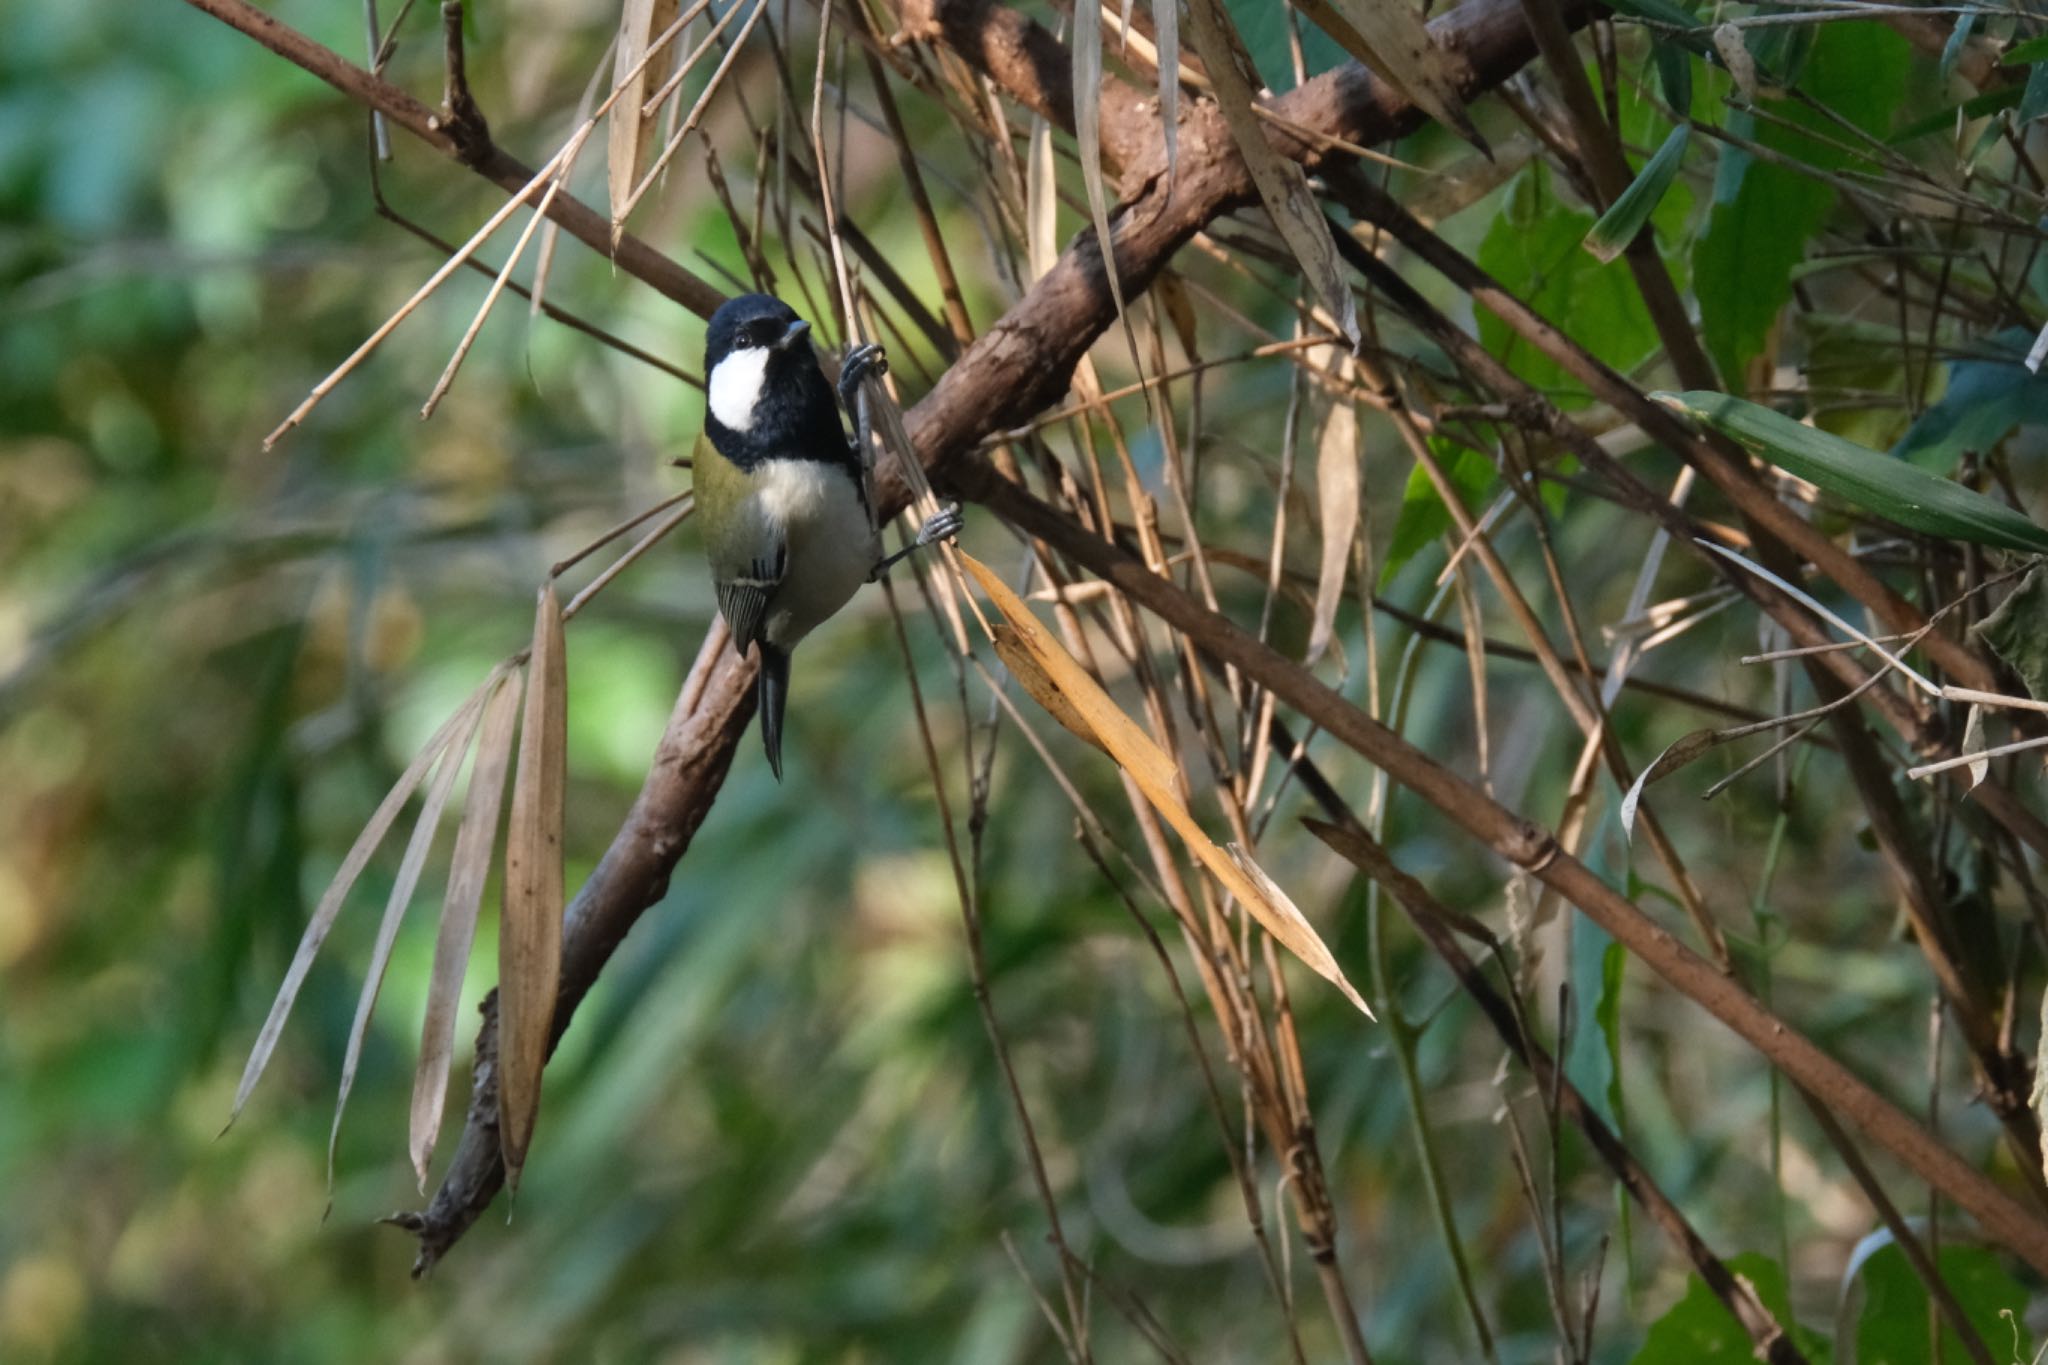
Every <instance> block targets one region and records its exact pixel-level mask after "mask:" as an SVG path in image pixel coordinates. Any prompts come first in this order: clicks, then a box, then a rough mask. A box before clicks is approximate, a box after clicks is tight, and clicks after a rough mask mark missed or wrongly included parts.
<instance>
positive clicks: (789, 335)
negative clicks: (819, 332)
mask: <svg viewBox="0 0 2048 1365" xmlns="http://www.w3.org/2000/svg"><path fill="white" fill-rule="evenodd" d="M810 330H811V324H810V323H808V322H805V321H804V320H803V319H802V318H798V319H797V320H796V321H795V322H792V323H790V324H789V330H788V331H786V332H784V333H783V334H782V340H780V341H778V342H776V343H775V349H776V350H778V351H786V350H788V349H789V348H790V347H792V346H794V345H796V343H797V342H798V341H800V340H802V339H803V337H804V335H805V334H806V333H808V332H809V331H810Z"/></svg>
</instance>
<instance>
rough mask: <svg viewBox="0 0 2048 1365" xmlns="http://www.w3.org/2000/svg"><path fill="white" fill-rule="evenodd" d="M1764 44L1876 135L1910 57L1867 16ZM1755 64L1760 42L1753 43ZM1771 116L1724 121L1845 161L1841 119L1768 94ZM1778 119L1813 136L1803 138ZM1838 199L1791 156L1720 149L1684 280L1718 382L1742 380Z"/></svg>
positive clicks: (1811, 158) (1817, 95)
mask: <svg viewBox="0 0 2048 1365" xmlns="http://www.w3.org/2000/svg"><path fill="white" fill-rule="evenodd" d="M1772 46H1773V49H1774V50H1773V51H1772V52H1771V53H1770V57H1771V59H1772V60H1771V62H1770V63H1768V65H1769V68H1770V69H1771V70H1772V71H1773V72H1774V73H1782V74H1784V75H1785V76H1787V77H1789V73H1790V72H1792V71H1793V70H1796V71H1797V72H1798V83H1799V89H1800V91H1801V93H1803V94H1804V95H1806V96H1808V97H1809V98H1811V99H1812V100H1814V101H1816V102H1818V103H1819V104H1821V105H1824V106H1826V108H1827V109H1829V110H1832V111H1833V112H1834V113H1836V114H1839V115H1840V116H1841V117H1843V118H1846V119H1847V120H1849V122H1851V123H1853V124H1855V125H1856V126H1857V127H1859V128H1862V129H1864V130H1866V131H1868V132H1871V133H1873V134H1877V135H1880V136H1881V135H1882V134H1883V133H1884V131H1885V127H1886V125H1887V124H1888V123H1889V122H1890V119H1891V116H1892V113H1893V111H1894V110H1895V109H1896V108H1897V107H1898V106H1899V103H1900V100H1901V97H1902V92H1903V91H1904V88H1905V80H1906V74H1907V71H1908V69H1909V66H1910V52H1909V49H1908V48H1907V46H1906V42H1905V40H1904V39H1902V38H1900V37H1899V36H1898V35H1897V34H1895V33H1893V32H1892V31H1891V30H1889V29H1887V28H1884V27H1882V26H1880V25H1877V24H1872V23H1862V22H1858V23H1841V24H1825V25H1822V26H1820V31H1819V32H1818V33H1817V34H1815V35H1814V37H1813V40H1812V47H1811V50H1810V51H1809V52H1807V53H1805V54H1804V56H1803V59H1802V57H1801V54H1800V53H1799V52H1798V51H1797V50H1796V49H1794V48H1790V47H1787V48H1783V49H1778V48H1777V47H1776V45H1775V44H1773V45H1772ZM1757 57H1758V60H1759V62H1760V63H1764V61H1765V53H1764V52H1761V51H1759V52H1758V53H1757ZM1768 107H1769V110H1770V112H1771V114H1772V115H1773V118H1772V119H1771V120H1759V119H1757V118H1755V117H1754V116H1752V115H1749V114H1747V113H1743V112H1737V113H1735V114H1732V115H1731V116H1730V117H1729V120H1728V127H1729V130H1730V131H1731V132H1734V133H1736V134H1738V135H1740V136H1742V137H1745V138H1748V139H1750V140H1752V141H1755V142H1758V143H1761V144H1762V145H1764V146H1766V147H1769V148H1771V149H1773V150H1775V151H1778V152H1782V153H1784V154H1785V155H1787V156H1790V157H1793V158H1796V159H1797V160H1798V161H1800V162H1803V163H1806V164H1808V165H1812V166H1815V167H1817V168H1819V169H1822V170H1833V169H1835V168H1837V167H1839V166H1841V165H1842V163H1843V161H1844V159H1845V155H1846V154H1845V153H1844V152H1843V151H1842V150H1841V145H1840V144H1841V143H1842V141H1843V140H1844V139H1843V134H1842V130H1841V128H1840V127H1839V126H1837V125H1835V124H1834V123H1833V122H1832V121H1830V120H1829V118H1828V116H1827V115H1826V114H1824V113H1822V112H1820V111H1818V110H1816V109H1812V108H1810V107H1808V106H1807V105H1806V104H1804V103H1802V102H1799V101H1793V100H1782V101H1776V100H1774V101H1770V102H1769V104H1768ZM1778 119H1783V120H1786V121H1788V122H1790V123H1792V124H1796V125H1799V126H1801V127H1804V128H1811V129H1814V130H1815V132H1816V134H1817V136H1815V137H1807V136H1804V135H1802V134H1801V133H1800V132H1798V131H1795V130H1794V129H1793V128H1788V127H1785V126H1783V125H1782V124H1781V123H1779V122H1777V121H1776V120H1778ZM1834 201H1835V192H1834V190H1832V189H1831V188H1829V187H1828V186H1827V185H1825V184H1822V183H1820V182H1819V181H1816V180H1814V179H1813V178H1812V177H1811V176H1810V175H1808V174H1806V173H1804V172H1802V171H1800V170H1798V169H1795V168H1793V167H1791V166H1786V165H1779V164H1776V163H1773V162H1767V161H1762V160H1756V159H1753V158H1751V157H1750V156H1748V155H1746V154H1743V153H1740V152H1737V151H1735V150H1733V149H1729V148H1724V149H1723V150H1722V153H1721V174H1720V176H1719V177H1718V179H1717V180H1716V183H1715V187H1714V208H1713V212H1712V213H1711V215H1709V217H1708V220H1707V227H1706V231H1705V232H1704V233H1702V234H1701V236H1700V239H1699V243H1698V245H1697V246H1696V247H1695V248H1694V251H1693V287H1694V290H1695V292H1696V294H1697V296H1698V298H1699V308H1700V334H1701V338H1702V340H1704V341H1705V342H1706V345H1707V350H1708V352H1709V353H1710V354H1711V355H1712V356H1713V359H1714V363H1715V365H1716V366H1718V367H1719V368H1720V371H1721V373H1722V375H1723V377H1724V378H1725V379H1726V381H1727V382H1728V383H1729V384H1731V385H1736V384H1738V383H1739V381H1740V378H1741V375H1742V372H1743V369H1744V367H1745V366H1747V364H1748V362H1749V361H1750V360H1751V359H1752V358H1753V357H1755V356H1756V355H1757V354H1759V353H1760V352H1761V351H1762V350H1763V347H1764V340H1765V338H1766V337H1767V336H1769V334H1770V330H1771V327H1772V325H1773V324H1774V323H1775V322H1776V321H1777V317H1778V314H1779V312H1780V311H1781V310H1782V309H1783V308H1784V306H1785V304H1786V302H1787V301H1788V300H1789V299H1790V298H1791V297H1792V282H1791V271H1792V268H1793V267H1794V266H1795V265H1797V264H1798V263H1799V262H1800V261H1801V260H1803V259H1804V258H1805V256H1806V243H1807V241H1808V239H1809V238H1811V237H1812V236H1813V234H1814V233H1816V232H1817V231H1819V230H1820V226H1821V224H1822V223H1823V222H1824V221H1826V219H1827V216H1828V210H1829V209H1830V208H1831V207H1832V206H1833V204H1834Z"/></svg>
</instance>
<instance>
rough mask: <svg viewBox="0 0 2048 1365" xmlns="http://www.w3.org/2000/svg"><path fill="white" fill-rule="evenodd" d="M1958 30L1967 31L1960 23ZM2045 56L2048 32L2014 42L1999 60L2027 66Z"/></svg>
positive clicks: (2047, 50)
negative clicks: (2023, 40)
mask: <svg viewBox="0 0 2048 1365" xmlns="http://www.w3.org/2000/svg"><path fill="white" fill-rule="evenodd" d="M1963 17H1964V18H1965V19H1975V18H1976V17H1977V16H1976V15H1974V14H1967V15H1964V16H1963ZM1956 30H1957V32H1963V31H1965V30H1964V26H1963V25H1962V24H1960V23H1958V24H1957V25H1956ZM2044 58H2048V33H2043V34H2040V35H2038V36H2037V37H2033V38H2029V39H2027V40H2026V41H2025V42H2023V43H2014V44H2013V45H2012V46H2011V47H2009V48H2007V49H2006V50H2005V55H2004V56H2002V57H2000V58H1999V59H1998V60H1999V62H2000V63H2001V64H2003V65H2005V66H2025V65H2026V64H2027V63H2028V62H2038V61H2041V60H2043V59H2044Z"/></svg>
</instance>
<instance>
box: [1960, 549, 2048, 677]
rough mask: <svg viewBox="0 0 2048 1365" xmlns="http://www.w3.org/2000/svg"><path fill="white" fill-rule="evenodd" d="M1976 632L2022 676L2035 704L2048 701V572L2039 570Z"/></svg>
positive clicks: (2029, 575)
mask: <svg viewBox="0 0 2048 1365" xmlns="http://www.w3.org/2000/svg"><path fill="white" fill-rule="evenodd" d="M1972 629H1973V631H1974V633H1975V634H1976V635H1977V637H1978V638H1979V639H1981V640H1983V641H1984V643H1985V644H1987V645H1990V646H1991V648H1992V649H1993V650H1994V651H1995V652H1996V653H1997V655H1998V657H1999V658H2001V659H2003V660H2005V662H2006V663H2007V664H2009V665H2011V667H2012V670H2013V672H2015V673H2017V674H2019V675H2020V681H2021V682H2024V683H2025V684H2026V685H2027V691H2028V693H2029V694H2031V695H2032V696H2033V698H2034V700H2035V701H2048V570H2043V569H2042V568H2040V567H2038V566H2037V567H2035V568H2034V569H2033V571H2032V572H2030V573H2028V575H2027V576H2026V577H2025V578H2023V579H2021V580H2020V585H2019V587H2017V588H2015V589H2014V590H2013V593H2012V595H2011V596H2010V597H2008V598H2006V599H2005V600H2004V601H2003V602H2000V603H1999V604H1998V610H1997V611H1994V612H1992V613H1991V614H1990V615H1989V616H1987V617H1985V618H1984V619H1983V620H1982V621H1980V622H1978V623H1977V624H1976V626H1974V627H1973V628H1972Z"/></svg>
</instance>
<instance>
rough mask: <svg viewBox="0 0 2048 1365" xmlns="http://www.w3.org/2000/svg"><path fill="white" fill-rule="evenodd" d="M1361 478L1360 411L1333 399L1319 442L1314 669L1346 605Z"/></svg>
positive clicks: (1311, 645)
mask: <svg viewBox="0 0 2048 1365" xmlns="http://www.w3.org/2000/svg"><path fill="white" fill-rule="evenodd" d="M1359 478H1360V472H1359V451H1358V410H1357V409H1356V408H1354V407H1353V406H1352V405H1351V402H1350V400H1349V399H1344V398H1333V399H1332V400H1331V401H1330V412H1329V415H1328V416H1327V417H1325V418H1324V419H1323V430H1322V434H1321V435H1320V436H1319V437H1318V438H1317V442H1316V509H1317V514H1318V516H1319V518H1320V520H1321V524H1322V531H1323V561H1322V567H1321V571H1320V573H1319V574H1318V575H1317V577H1316V605H1315V614H1314V616H1313V617H1312V618H1311V625H1310V627H1309V634H1308V659H1307V662H1309V663H1311V664H1312V663H1314V662H1315V661H1316V660H1318V659H1320V658H1322V657H1323V653H1324V651H1325V650H1327V649H1329V647H1330V637H1331V635H1332V634H1334V632H1335V630H1336V625H1337V606H1338V604H1339V603H1341V602H1342V601H1343V600H1344V579H1345V574H1346V570H1348V569H1349V568H1350V566H1351V547H1352V545H1353V543H1354V542H1355V541H1356V540H1357V538H1358V514H1359Z"/></svg>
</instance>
